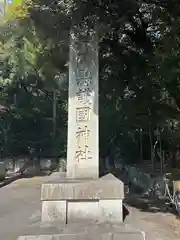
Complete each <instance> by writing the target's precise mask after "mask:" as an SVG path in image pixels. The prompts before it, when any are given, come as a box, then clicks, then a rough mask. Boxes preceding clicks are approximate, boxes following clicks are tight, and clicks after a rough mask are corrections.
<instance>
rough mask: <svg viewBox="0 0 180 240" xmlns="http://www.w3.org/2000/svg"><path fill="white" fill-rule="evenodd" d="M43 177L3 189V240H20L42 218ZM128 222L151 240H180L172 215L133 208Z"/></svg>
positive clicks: (178, 226) (0, 206) (0, 190)
mask: <svg viewBox="0 0 180 240" xmlns="http://www.w3.org/2000/svg"><path fill="white" fill-rule="evenodd" d="M43 181H44V178H43V177H39V178H33V179H24V180H23V179H22V180H18V181H16V182H14V183H11V184H10V185H8V186H5V187H3V188H0V239H2V240H16V239H17V236H19V235H21V233H22V232H23V230H24V229H25V228H26V226H28V225H29V224H31V223H32V222H38V221H39V220H40V214H41V212H40V211H41V203H40V187H41V183H42V182H43ZM128 210H129V212H130V214H129V215H128V216H127V218H126V220H125V222H126V223H127V224H130V225H131V226H133V228H137V229H140V230H142V231H145V233H146V236H147V240H179V239H180V232H178V229H179V230H180V221H179V220H176V219H175V217H174V216H173V215H172V214H169V213H161V212H158V211H157V212H155V213H153V212H147V211H142V210H139V209H138V208H136V207H132V205H131V206H130V205H129V206H128Z"/></svg>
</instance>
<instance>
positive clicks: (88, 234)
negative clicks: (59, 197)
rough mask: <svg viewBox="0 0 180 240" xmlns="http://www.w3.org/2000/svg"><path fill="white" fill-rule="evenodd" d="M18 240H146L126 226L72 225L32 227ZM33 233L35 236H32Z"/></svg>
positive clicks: (140, 233) (142, 235)
mask: <svg viewBox="0 0 180 240" xmlns="http://www.w3.org/2000/svg"><path fill="white" fill-rule="evenodd" d="M25 233H26V235H22V236H21V237H19V238H18V240H119V239H122V240H144V239H145V235H144V233H143V232H140V231H137V230H135V229H132V228H131V227H130V226H126V225H119V224H118V225H112V224H94V225H87V224H80V225H77V224H70V225H68V226H67V227H64V226H46V227H45V226H43V227H42V226H30V227H29V228H27V229H25ZM32 233H33V235H32Z"/></svg>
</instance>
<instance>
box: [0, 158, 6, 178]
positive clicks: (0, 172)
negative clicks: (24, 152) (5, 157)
mask: <svg viewBox="0 0 180 240" xmlns="http://www.w3.org/2000/svg"><path fill="white" fill-rule="evenodd" d="M5 176H6V169H5V164H4V162H0V181H1V180H4V179H5Z"/></svg>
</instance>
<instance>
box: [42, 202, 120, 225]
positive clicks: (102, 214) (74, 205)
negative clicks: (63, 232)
mask: <svg viewBox="0 0 180 240" xmlns="http://www.w3.org/2000/svg"><path fill="white" fill-rule="evenodd" d="M56 221H58V222H59V223H61V224H62V223H63V224H65V223H68V224H69V223H72V222H89V223H95V222H98V223H99V222H101V223H102V222H111V223H121V222H122V221H123V210H122V200H121V199H115V200H89V201H88V200H86V201H82V200H79V201H72V200H71V201H64V200H62V201H43V203H42V222H43V223H49V222H52V223H53V222H56Z"/></svg>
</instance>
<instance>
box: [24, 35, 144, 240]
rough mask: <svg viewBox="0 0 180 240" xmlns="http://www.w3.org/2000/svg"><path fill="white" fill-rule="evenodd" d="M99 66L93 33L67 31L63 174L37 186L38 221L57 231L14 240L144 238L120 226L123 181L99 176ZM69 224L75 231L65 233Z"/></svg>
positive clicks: (55, 175)
mask: <svg viewBox="0 0 180 240" xmlns="http://www.w3.org/2000/svg"><path fill="white" fill-rule="evenodd" d="M81 32H82V31H81ZM98 68H99V67H98V40H97V36H96V34H95V33H94V32H89V31H87V32H86V31H85V32H84V31H83V34H82V33H79V32H78V31H72V32H71V41H70V63H69V113H68V149H67V172H66V173H60V172H56V173H54V174H52V175H51V176H49V177H48V179H47V181H46V182H45V183H43V184H42V188H41V201H42V215H41V216H42V218H41V222H42V223H43V224H44V225H51V226H54V227H56V228H53V229H55V231H56V232H55V234H52V233H51V232H52V231H51V230H50V229H48V233H49V234H44V235H43V234H42V233H41V234H40V233H38V235H37V234H36V235H34V236H30V238H28V237H27V236H26V238H25V236H23V237H20V238H19V240H27V239H31V240H35V239H37V236H38V239H39V240H43V239H48V240H52V239H53V240H54V239H68V240H69V239H75V237H77V239H107V240H110V239H118V238H119V237H122V239H124V240H129V239H132V238H133V239H136V240H143V239H144V235H143V234H142V233H140V232H138V231H132V230H128V231H127V230H126V229H125V227H124V226H123V225H122V224H121V223H122V221H123V213H122V201H123V198H124V185H123V183H122V182H121V181H120V180H119V179H117V178H116V177H114V176H113V175H112V174H108V175H106V176H104V177H101V178H99V133H98V121H99V116H98ZM74 223H75V224H76V227H75V228H74V230H72V229H70V230H68V231H67V229H68V228H70V226H72V225H71V224H74ZM85 223H88V224H86V227H85V225H84V224H85ZM82 224H83V227H81V226H82ZM108 224H110V225H108ZM114 224H118V226H116V227H115V226H114ZM57 226H58V227H57ZM59 226H64V228H60V227H59ZM78 226H79V227H78ZM41 232H42V231H41ZM46 232H47V230H46ZM44 236H45V237H44ZM43 237H44V238H43Z"/></svg>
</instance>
